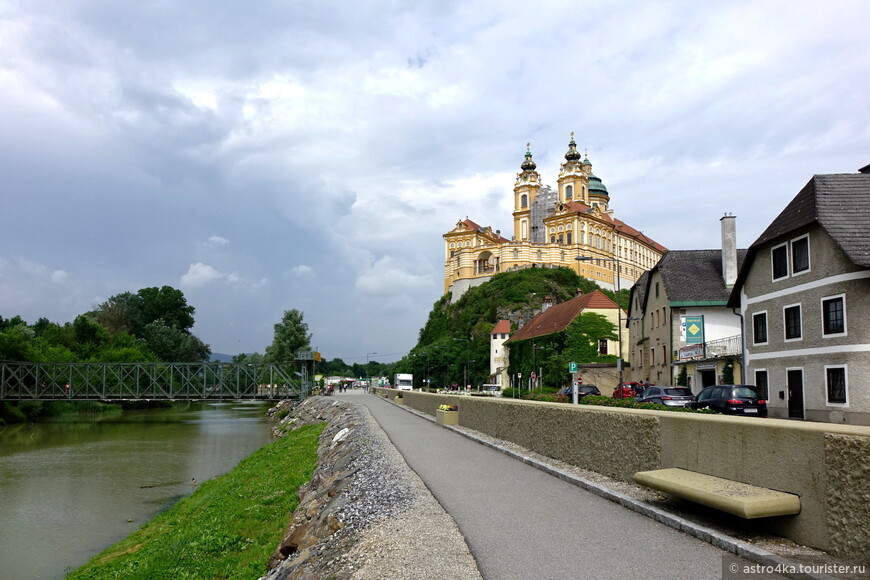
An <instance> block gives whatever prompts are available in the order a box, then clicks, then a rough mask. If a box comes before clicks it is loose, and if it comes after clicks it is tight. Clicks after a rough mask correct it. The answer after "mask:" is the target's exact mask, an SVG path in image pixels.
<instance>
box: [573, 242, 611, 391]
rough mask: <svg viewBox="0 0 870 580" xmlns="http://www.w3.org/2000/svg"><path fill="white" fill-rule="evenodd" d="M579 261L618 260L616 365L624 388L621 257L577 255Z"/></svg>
mask: <svg viewBox="0 0 870 580" xmlns="http://www.w3.org/2000/svg"><path fill="white" fill-rule="evenodd" d="M574 259H575V260H577V261H578V262H591V261H593V260H601V261H602V262H616V272H615V275H616V315H617V317H618V320H619V334H618V337H619V356H617V357H616V367H617V370H618V371H619V388H620V389H621V388H622V383H623V380H622V379H623V376H622V367H623V360H622V306H621V305H620V304H619V301H620V300H621V299H622V289H621V288H620V284H619V279H620V277H621V275H622V266H621V265H620V264H619V257H618V256H617V255H616V254H614V257H613V258H596V257H592V256H577V257H576V258H574Z"/></svg>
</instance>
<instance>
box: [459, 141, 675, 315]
mask: <svg viewBox="0 0 870 580" xmlns="http://www.w3.org/2000/svg"><path fill="white" fill-rule="evenodd" d="M520 169H521V171H520V172H519V173H518V174H517V179H516V183H514V190H513V198H514V199H513V201H514V211H513V228H514V229H513V236H512V237H511V238H510V239H507V238H506V237H504V236H502V234H501V231H499V230H495V231H494V230H493V229H492V228H491V227H483V226H480V225H478V224H476V223H475V222H473V221H471V220H469V219H465V220H461V221H459V222H457V223H456V227H455V228H453V230H451V231H449V232H447V233H446V234H444V292H445V293H447V292H452V293H453V296H452V298H453V299H454V300H455V299H456V298H458V297H459V296H461V295H462V294H464V293H465V291H466V290H468V289H469V288H471V287H473V286H477V285H479V284H482V283H483V282H486V281H487V280H489V279H490V278H491V277H492V276H493V275H494V274H497V273H499V272H509V271H513V270H520V269H523V268H556V267H566V268H571V269H573V270H575V271H576V272H577V274H579V275H580V276H582V277H584V278H588V279H590V280H594V281H595V282H597V283H598V284H599V285H600V286H601V287H603V288H608V289H612V290H615V289H617V288H626V289H627V288H631V286H632V285H633V284H634V283H635V282H636V281H637V279H638V278H639V277H640V275H641V274H642V273H643V272H644V271H646V270H649V269H651V268H652V267H653V266H654V265H655V264H656V263H657V262H658V261H659V259H660V258H661V257H662V255H664V253H665V252H667V249H666V248H664V247H663V246H661V245H660V244H658V243H657V242H655V241H654V240H652V239H651V238H649V237H647V236H646V235H644V234H643V233H642V232H640V231H638V230H636V229H634V228H632V227H631V226H629V225H628V224H626V223H625V222H622V221H620V220H618V219H616V218H615V217H614V213H613V210H611V209H610V194H609V192H608V191H607V187H606V186H605V185H604V183H603V182H602V181H601V179H600V178H598V177H596V176H595V175H594V174H593V173H592V164H591V163H590V162H589V158H588V157H584V158H583V159H582V160H581V155H580V153H579V152H578V151H577V144H576V143H575V141H574V134H573V133H572V134H571V141H570V143H569V144H568V152H567V153H565V162H564V163H562V164H561V167H560V170H559V176H558V179H557V180H556V188H555V189H553V188H551V187H550V186H548V185H544V183H543V182H542V180H541V175H540V173H538V171H537V165H536V164H535V162H534V161H533V160H532V153H531V150H530V149H529V148H527V149H526V155H525V160H524V161H523V162H522V164H521V165H520ZM577 258H583V260H577Z"/></svg>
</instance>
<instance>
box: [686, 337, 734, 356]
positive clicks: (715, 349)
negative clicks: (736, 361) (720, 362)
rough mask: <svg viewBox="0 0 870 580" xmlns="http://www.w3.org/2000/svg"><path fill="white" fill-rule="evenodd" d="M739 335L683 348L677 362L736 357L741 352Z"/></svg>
mask: <svg viewBox="0 0 870 580" xmlns="http://www.w3.org/2000/svg"><path fill="white" fill-rule="evenodd" d="M740 338H741V337H740V335H739V334H738V335H736V336H729V337H727V338H719V339H717V340H711V341H709V342H706V343H703V344H693V345H688V346H684V347H682V348H681V349H680V350H679V357H678V360H679V361H687V360H705V359H711V358H722V357H725V356H737V355H740V351H741V340H740Z"/></svg>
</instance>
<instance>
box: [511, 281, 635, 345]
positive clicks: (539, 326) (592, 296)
mask: <svg viewBox="0 0 870 580" xmlns="http://www.w3.org/2000/svg"><path fill="white" fill-rule="evenodd" d="M604 308H612V309H616V308H619V306H617V304H616V302H614V301H613V300H611V299H610V298H608V297H607V296H606V295H605V294H604V293H603V292H601V290H593V291H592V292H590V293H589V294H583V295H582V296H578V297H577V298H572V299H571V300H568V301H567V302H562V303H561V304H556V305H555V306H551V307H550V308H548V309H546V310H544V311H543V312H541V313H540V314H538V315H536V316H535V317H534V318H532V319H531V320H529V321H528V322H527V323H526V325H525V326H523V327H522V328H521V329H519V330H518V331H516V332H515V333H514V334H513V336H511V337H510V338H509V339H508V340H507V342H514V341H518V340H527V339H529V338H534V337H537V336H544V335H547V334H554V333H556V332H562V331H563V330H565V329H566V328H568V325H569V324H571V323H572V322H574V319H575V318H577V317H578V316H579V315H580V314H581V313H582V312H583V311H584V310H587V309H604Z"/></svg>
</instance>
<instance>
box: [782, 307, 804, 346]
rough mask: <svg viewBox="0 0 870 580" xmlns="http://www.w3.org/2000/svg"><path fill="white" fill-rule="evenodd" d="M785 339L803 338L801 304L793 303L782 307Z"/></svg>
mask: <svg viewBox="0 0 870 580" xmlns="http://www.w3.org/2000/svg"><path fill="white" fill-rule="evenodd" d="M782 318H783V327H784V331H785V340H786V341H789V340H800V339H801V305H800V304H792V305H791V306H786V307H785V308H783V309H782Z"/></svg>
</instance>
